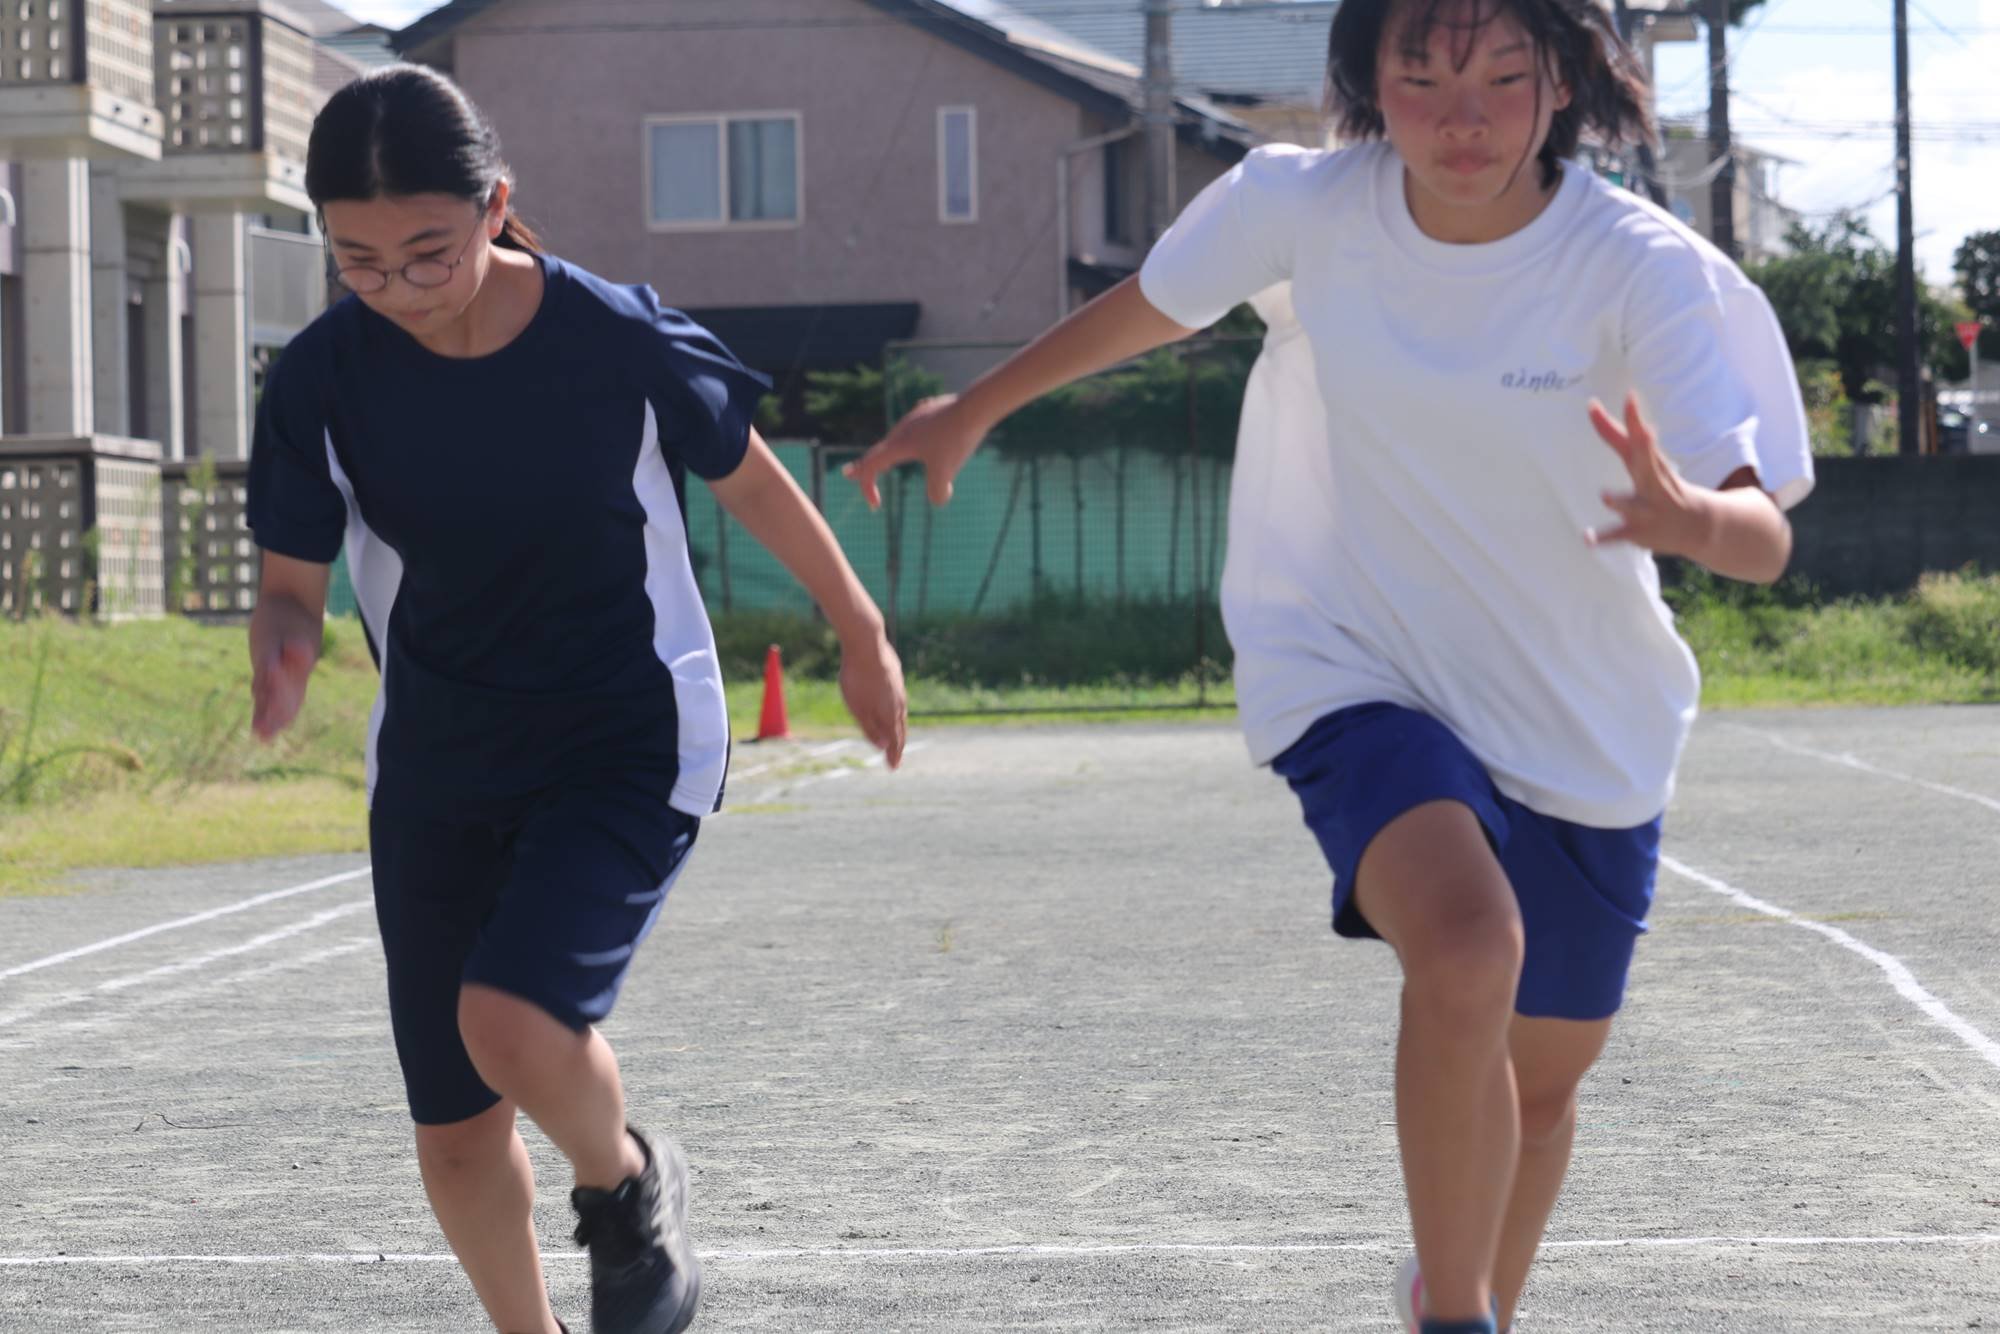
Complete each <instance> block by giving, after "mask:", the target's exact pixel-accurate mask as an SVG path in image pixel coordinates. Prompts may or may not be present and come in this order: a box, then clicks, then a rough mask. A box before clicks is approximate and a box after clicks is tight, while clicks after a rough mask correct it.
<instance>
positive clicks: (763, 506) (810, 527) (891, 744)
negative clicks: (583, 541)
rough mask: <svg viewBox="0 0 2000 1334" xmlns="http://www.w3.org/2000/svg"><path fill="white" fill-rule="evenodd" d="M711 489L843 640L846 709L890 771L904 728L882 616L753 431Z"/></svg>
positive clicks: (899, 675) (899, 677) (899, 681)
mask: <svg viewBox="0 0 2000 1334" xmlns="http://www.w3.org/2000/svg"><path fill="white" fill-rule="evenodd" d="M709 486H710V488H711V489H712V490H713V491H714V492H715V496H716V499H718V500H720V501H721V502H722V507H723V508H724V509H726V510H728V511H729V512H730V513H731V514H733V515H735V516H736V519H737V521H738V522H739V523H741V524H742V525H743V526H744V527H745V528H747V529H749V531H750V536H752V537H754V538H756V539H757V541H758V542H759V543H760V544H761V545H762V546H763V547H764V549H765V550H766V551H769V552H770V553H771V554H772V555H773V556H776V557H777V558H778V560H779V562H780V563H781V564H783V565H784V567H785V568H786V569H787V570H790V571H791V572H792V577H793V578H795V579H797V580H798V581H799V583H800V584H802V585H803V586H804V587H805V590H806V591H807V592H808V593H810V594H812V599H813V601H814V602H816V603H818V604H819V607H820V610H821V611H824V612H825V613H826V619H827V621H828V622H829V623H830V624H831V625H832V626H833V629H834V633H835V634H837V635H839V636H840V688H841V693H842V695H844V696H845V697H846V700H847V707H848V709H849V711H850V712H852V713H853V715H854V720H855V722H857V723H859V724H860V725H861V731H862V733H863V734H864V735H865V736H867V738H868V739H869V740H870V741H871V742H873V743H874V744H875V745H877V746H879V747H881V748H882V750H883V752H884V753H885V754H886V755H887V756H888V761H889V767H890V768H894V767H896V765H898V764H900V763H901V762H902V759H903V742H904V739H905V734H906V730H907V723H906V717H907V713H908V707H907V703H906V701H905V699H904V695H903V665H902V663H901V661H900V660H899V659H898V658H897V657H896V650H895V649H894V648H892V647H891V646H890V644H889V640H888V636H887V635H886V633H885V632H884V630H883V625H882V613H881V612H880V611H879V610H878V609H877V608H876V606H875V600H874V599H873V598H871V597H869V596H868V590H867V589H865V588H863V587H862V586H861V580H860V579H859V578H858V577H857V576H856V575H855V573H854V567H853V566H851V565H849V564H848V563H847V557H846V556H845V555H844V554H842V552H841V550H840V543H839V542H838V541H837V540H836V539H835V538H834V535H833V530H832V529H830V528H828V527H827V526H826V520H825V519H823V518H821V517H820V514H819V511H818V510H816V509H814V508H813V506H812V502H811V501H809V500H807V499H806V497H805V493H804V492H802V491H800V490H799V487H798V483H796V482H794V481H793V480H792V476H791V474H790V473H788V472H786V471H785V469H784V465H783V464H781V463H779V462H778V460H777V456H776V455H774V454H772V453H771V447H770V446H769V445H767V444H765V443H764V440H763V437H761V436H759V435H758V434H757V433H756V432H755V431H752V432H751V433H750V449H749V452H748V453H746V454H745V455H744V456H743V462H742V463H741V464H740V465H739V466H738V467H737V469H736V471H735V472H733V473H731V474H729V476H727V477H724V478H722V479H720V480H719V481H714V482H711V483H709Z"/></svg>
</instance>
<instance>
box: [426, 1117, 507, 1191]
mask: <svg viewBox="0 0 2000 1334" xmlns="http://www.w3.org/2000/svg"><path fill="white" fill-rule="evenodd" d="M513 1137H514V1108H513V1106H512V1104H510V1103H506V1102H501V1103H499V1104H496V1105H495V1106H493V1107H489V1108H488V1109H487V1110H485V1111H483V1112H481V1113H480V1114H479V1115H477V1116H473V1117H468V1118H467V1119H465V1120H463V1121H453V1122H451V1123H450V1124H448V1125H420V1126H418V1127H417V1161H418V1164H419V1165H420V1166H421V1167H422V1168H423V1171H424V1174H425V1175H426V1176H429V1177H436V1176H440V1175H443V1176H462V1175H466V1174H468V1173H483V1172H487V1171H490V1170H491V1168H492V1165H493V1162H494V1160H495V1159H496V1158H499V1157H503V1156H505V1155H506V1154H507V1152H508V1151H509V1150H510V1149H511V1148H512V1141H513Z"/></svg>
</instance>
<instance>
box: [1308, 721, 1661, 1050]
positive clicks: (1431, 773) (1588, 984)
mask: <svg viewBox="0 0 2000 1334" xmlns="http://www.w3.org/2000/svg"><path fill="white" fill-rule="evenodd" d="M1271 767H1272V769H1273V770H1275V771H1276V772H1277V773H1278V774H1279V775H1281V776H1282V777H1283V778H1284V779H1285V780H1286V781H1287V782H1289V783H1290V784H1291V786H1292V791H1293V792H1295V793H1297V794H1298V798H1299V802H1300V804H1301V805H1302V806H1303V807H1304V809H1305V821H1306V826H1307V827H1308V828H1309V829H1311V830H1312V832H1313V835H1314V837H1316V838H1317V839H1318V840H1319V845H1320V849H1321V851H1323V852H1324V853H1325V854H1326V860H1327V864H1328V865H1329V866H1331V867H1332V868H1333V929H1334V930H1335V931H1337V932H1339V933H1340V934H1341V935H1343V936H1352V937H1356V938H1360V939H1379V937H1378V936H1377V934H1376V932H1375V930H1374V929H1373V928H1372V927H1370V926H1369V925H1368V923H1367V921H1366V920H1365V919H1363V917H1362V916H1361V913H1360V912H1359V911H1358V910H1357V909H1356V907H1355V904H1354V900H1353V894H1354V870H1355V868H1356V867H1357V866H1359V865H1360V863H1361V854H1362V853H1363V852H1365V851H1366V850H1367V848H1368V845H1369V843H1370V842H1372V841H1373V840H1374V838H1375V836H1376V835H1377V834H1379V833H1381V832H1382V830H1383V829H1384V828H1385V827H1386V826H1387V825H1388V824H1389V823H1390V822H1391V821H1392V820H1394V819H1396V817H1397V816H1399V815H1402V814H1403V813H1405V812H1406V811H1409V810H1412V809H1414V808H1415V807H1418V806H1422V805H1424V804H1426V803H1428V802H1433V801H1456V802H1461V803H1463V804H1464V805H1465V806H1467V807H1469V808H1470V809H1471V811H1472V813H1473V814H1474V815H1475V816H1477V817H1478V818H1479V823H1480V824H1481V825H1483V826H1484V827H1485V829H1486V837H1487V839H1488V841H1489V842H1491V843H1492V845H1493V849H1494V852H1495V853H1496V854H1497V855H1498V857H1499V859H1500V866H1501V869H1502V870H1504V871H1505V872H1506V873H1507V879H1508V881H1509V882H1511V883H1512V885H1513V886H1514V897H1515V899H1516V900H1517V901H1518V902H1519V903H1520V906H1521V922H1522V925H1523V927H1524V929H1525V933H1526V936H1527V954H1526V958H1525V960H1524V961H1523V963H1522V968H1521V986H1520V991H1519V993H1518V994H1517V996H1516V998H1515V1005H1514V1008H1515V1010H1516V1011H1517V1012H1518V1013H1520V1014H1523V1015H1528V1016H1533V1017H1541V1018H1554V1019H1605V1018H1609V1017H1610V1016H1611V1015H1613V1014H1616V1013H1617V1012H1618V1007H1619V1006H1620V1004H1622V1003H1623V1001H1624V998H1625V977H1626V974H1627V973H1628V972H1629V971H1630V970H1631V967H1632V952H1633V949H1634V947H1635V946H1636V945H1637V944H1638V940H1639V937H1640V935H1641V934H1643V933H1644V932H1645V930H1646V914H1647V912H1648V910H1649V909H1651V907H1652V904H1653V883H1654V878H1655V876H1656V874H1657V872H1658V869H1659V861H1660V820H1659V819H1658V818H1655V819H1653V820H1651V821H1649V822H1647V823H1646V824H1642V825H1639V826H1637V827H1636V828H1632V829H1594V828H1591V827H1589V826H1587V825H1579V824H1572V823H1570V822H1569V821H1567V820H1558V819H1555V818H1554V817H1552V816H1547V815H1542V814H1539V813H1537V812H1535V811H1531V810H1529V809H1528V808H1527V807H1526V806H1523V805H1522V804H1521V803H1520V802H1518V801H1515V800H1513V799H1512V798H1511V797H1508V796H1505V795H1504V794H1502V793H1501V792H1500V791H1499V789H1497V788H1496V787H1494V786H1493V779H1492V777H1491V776H1490V775H1489V774H1488V773H1487V772H1486V767H1485V766H1484V765H1482V764H1481V763H1480V762H1479V761H1478V760H1477V759H1476V758H1474V757H1473V754H1472V752H1471V751H1470V750H1467V749H1466V747H1465V743H1464V742H1462V741H1460V740H1459V739H1458V737H1457V736H1455V735H1454V734H1453V733H1452V731H1451V730H1450V729H1449V728H1447V727H1446V726H1445V725H1444V724H1443V723H1440V722H1439V721H1437V719H1435V718H1432V717H1430V716H1429V715H1428V714H1424V713H1419V712H1417V711H1415V710H1413V709H1406V708H1403V707H1401V706H1399V705H1395V704H1361V705H1356V706H1355V707H1353V708H1347V709H1341V710H1338V711H1337V712H1334V713H1330V714H1328V715H1327V716H1326V717H1324V718H1322V719H1320V720H1319V721H1318V722H1316V723H1314V724H1313V725H1312V727H1311V729H1310V730H1308V731H1307V732H1306V734H1305V736H1303V737H1301V738H1300V739H1299V740H1298V741H1297V742H1296V743H1295V744H1294V745H1293V746H1292V747H1291V749H1289V750H1287V751H1286V752H1285V753H1284V754H1282V755H1280V756H1279V757H1278V758H1277V759H1276V760H1274V761H1272V764H1271Z"/></svg>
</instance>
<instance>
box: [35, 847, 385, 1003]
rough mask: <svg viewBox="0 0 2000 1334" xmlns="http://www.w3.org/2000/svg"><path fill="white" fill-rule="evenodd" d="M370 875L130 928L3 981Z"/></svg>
mask: <svg viewBox="0 0 2000 1334" xmlns="http://www.w3.org/2000/svg"><path fill="white" fill-rule="evenodd" d="M367 874H368V868H367V867H365V866H364V867H362V868H361V869H359V870H356V871H343V872H341V873H340V874H339V875H330V876H326V877H324V878H323V879H319V880H312V881H308V882H307V883H305V884H303V885H293V886H292V887H291V888H289V889H274V890H272V891H270V892H269V893H268V894H257V895H254V896H252V897H251V898H247V899H244V900H242V901H241V902H238V903H231V904H228V905H226V906H224V907H221V908H210V909H209V910H208V911H207V912H198V913H193V914H191V915H189V916H187V917H176V918H174V920H172V921H171V922H159V923H156V924H154V925H152V926H147V927H141V928H140V929H139V930H137V931H127V932H126V933H125V934H124V935H122V936H113V937H111V938H110V939H109V940H100V941H98V942H97V943H96V944H94V945H79V946H78V947H77V948H75V949H73V950H64V951H63V952H62V953H61V954H51V955H49V956H48V957H47V958H46V959H36V960H34V961H33V962H32V963H21V964H15V965H14V966H13V967H12V968H6V969H0V982H4V981H6V980H7V979H8V978H10V977H20V976H21V975H22V974H24V973H32V972H36V971H38V970H40V969H43V968H53V967H54V966H55V965H57V964H59V963H68V962H69V961H70V960H71V959H81V958H83V957H84V956H85V955H87V954H96V953H98V952H99V951H101V950H108V949H116V948H117V947H118V946H120V945H129V944H131V943H132V942H133V941H135V940H144V939H145V938H146V937H147V936H157V935H159V934H160V933H161V932H162V931H178V930H180V929H181V928H182V927H184V926H194V925H195V924H197V923H199V922H212V921H214V920H215V919H216V918H218V917H228V916H229V915H230V914H232V913H239V912H248V911H249V910H250V909H252V908H256V907H261V906H262V905H264V904H266V903H276V902H277V901H278V900H279V899H288V898H291V897H292V896H293V895H295V894H310V893H312V891H314V890H316V889H325V888H326V887H327V886H329V885H344V884H346V883H347V882H348V881H350V880H359V879H360V878H361V877H362V876H365V875H367Z"/></svg>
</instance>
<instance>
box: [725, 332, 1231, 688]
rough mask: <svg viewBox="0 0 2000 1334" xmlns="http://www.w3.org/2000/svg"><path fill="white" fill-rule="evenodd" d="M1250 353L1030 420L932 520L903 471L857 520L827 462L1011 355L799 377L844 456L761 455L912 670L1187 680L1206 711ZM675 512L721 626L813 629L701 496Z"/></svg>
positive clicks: (1132, 374)
mask: <svg viewBox="0 0 2000 1334" xmlns="http://www.w3.org/2000/svg"><path fill="white" fill-rule="evenodd" d="M1259 346H1260V344H1259V343H1258V342H1257V340H1255V339H1221V340H1209V341H1203V342H1199V343H1192V344H1186V345H1182V346H1179V347H1175V348H1170V349H1163V350H1162V351H1160V352H1158V353H1155V354H1153V355H1152V356H1149V357H1147V358H1145V359H1143V360H1141V361H1138V362H1135V363H1131V364H1129V365H1127V366H1124V367H1120V368H1118V369H1116V370H1114V371H1110V372H1107V373H1105V374H1103V375H1100V376H1097V377H1094V378H1092V379H1090V380H1087V381H1085V382H1083V383H1081V384H1078V385H1076V386H1073V387H1071V388H1070V389H1068V390H1064V391H1062V392H1060V393H1058V394H1055V395H1052V396H1050V397H1049V398H1047V399H1044V400H1043V401H1042V402H1040V403H1037V404H1035V405H1032V406H1031V407H1029V408H1027V409H1025V410H1023V411H1022V412H1021V413H1019V414H1017V415H1016V416H1015V417H1014V418H1012V419H1011V420H1010V421H1008V422H1007V423H1006V424H1005V425H1004V426H1003V427H1002V428H1001V429H1000V430H999V431H997V432H996V433H995V434H994V436H993V437H992V438H991V439H990V440H989V441H988V442H987V444H986V445H985V447H984V448H982V449H981V450H980V452H979V453H978V454H976V455H975V456H974V457H973V459H972V461H971V462H970V463H969V464H968V466H967V467H966V469H965V471H964V472H962V473H961V474H960V475H959V477H958V479H957V482H956V485H955V489H954V495H953V499H952V501H951V503H950V504H949V505H948V506H945V507H943V508H934V507H932V506H931V505H930V504H929V502H928V501H927V500H926V498H925V495H924V490H923V478H922V475H921V473H920V472H918V471H917V470H916V469H913V468H911V469H904V470H901V471H899V472H897V473H895V474H892V475H891V476H889V477H888V478H886V479H885V480H884V486H883V501H884V503H883V506H882V509H881V510H880V511H870V510H869V509H868V507H867V505H866V503H865V502H864V501H863V500H862V497H861V494H860V492H859V491H858V490H857V489H856V488H855V487H854V486H853V484H852V483H850V482H848V481H847V480H846V479H845V478H843V477H841V476H840V465H841V464H843V463H845V462H846V461H848V460H849V459H852V458H854V457H855V456H856V455H858V454H859V453H860V452H861V449H862V448H863V447H865V445H866V444H867V443H869V442H872V441H873V440H875V439H878V438H879V437H880V436H881V435H882V434H883V432H884V431H885V430H886V429H887V426H888V424H889V423H890V422H891V421H893V420H895V419H896V418H898V417H900V416H901V415H902V412H903V411H904V409H905V408H906V407H907V406H909V405H910V404H913V403H914V402H915V401H916V400H917V399H918V398H920V397H922V396H924V395H925V394H928V393H933V392H938V391H939V390H941V389H942V388H944V387H945V386H946V385H947V384H949V383H951V381H952V379H959V380H962V379H963V378H964V377H965V375H967V374H969V373H970V372H969V371H968V370H967V369H966V367H967V366H968V365H970V366H972V367H974V368H976V367H978V366H979V365H981V364H991V363H992V362H994V361H997V360H998V359H999V358H1000V357H1001V356H1003V355H1004V354H1005V353H1006V352H1008V351H1010V350H1011V348H1006V347H1001V346H998V345H970V344H954V345H948V346H947V345H937V344H932V345H925V346H922V347H914V346H913V347H910V348H906V349H903V350H901V352H899V354H898V355H897V356H896V358H895V359H894V360H893V361H892V362H891V363H890V364H889V366H888V367H887V368H885V369H877V370H873V371H865V372H860V373H857V374H855V375H850V376H843V377H816V389H815V394H816V401H815V402H814V403H813V404H812V411H813V413H814V415H815V416H816V417H817V418H819V419H820V420H821V422H822V423H823V424H825V426H826V428H827V429H828V431H829V434H830V435H832V436H833V437H834V438H835V439H837V440H839V441H841V442H842V443H837V444H828V443H819V444H813V443H798V442H782V443H778V444H776V445H775V446H774V448H775V450H776V452H777V454H778V457H779V458H780V459H781V460H782V461H783V462H784V464H785V466H786V467H787V468H788V469H789V470H790V471H791V473H792V475H793V476H794V478H796V479H797V480H798V482H799V484H800V486H801V487H802V488H803V489H804V490H805V491H806V492H807V493H808V494H809V495H811V496H813V497H814V499H815V501H816V502H817V503H818V504H819V507H820V509H821V512H822V513H823V514H824V515H825V517H826V519H827V522H828V524H829V525H830V526H831V527H832V528H833V531H834V533H835V535H836V536H837V537H838V538H839V540H840V543H841V546H842V548H843V549H844V550H845V551H846V553H847V556H848V559H849V560H850V561H851V562H852V563H853V565H854V567H855V570H856V571H857V573H858V574H859V575H860V577H861V579H862V581H863V582H864V583H865V584H866V585H867V587H868V591H869V592H870V594H871V595H873V597H874V598H875V600H876V602H877V603H878V604H879V605H880V606H881V607H882V609H883V612H884V614H885V615H886V616H887V617H888V619H889V622H890V625H891V628H892V632H893V634H894V637H895V639H896V642H897V645H898V648H899V649H900V650H901V652H902V654H903V657H904V660H905V662H906V664H908V665H910V667H911V668H912V670H913V672H922V673H923V674H925V675H927V676H932V677H940V678H943V679H946V680H951V681H957V682H962V683H965V684H969V685H970V684H1007V683H1016V682H1022V681H1037V682H1048V683H1053V684H1072V683H1085V682H1092V683H1095V682H1104V681H1124V682H1131V683H1134V684H1135V685H1142V684H1147V683H1159V682H1172V681H1178V680H1184V679H1194V680H1195V681H1196V682H1197V684H1198V685H1200V686H1202V687H1203V690H1202V692H1201V695H1200V697H1201V698H1204V699H1205V698H1207V691H1206V686H1207V685H1208V684H1209V683H1211V682H1218V681H1220V680H1221V679H1222V677H1223V675H1224V670H1225V668H1226V666H1227V660H1228V652H1227V646H1226V643H1225V642H1224V640H1223V636H1222V633H1221V628H1220V623H1219V619H1218V616H1217V613H1216V588H1217V584H1218V581H1219V579H1220V576H1221V571H1222V555H1223V551H1224V549H1225V545H1226V543H1227V540H1228V532H1227V514H1228V492H1229V477H1230V464H1231V461H1232V459H1233V457H1234V454H1235V442H1236V428H1237V419H1238V417H1239V415H1240V411H1241V407H1242V399H1243V384H1244V381H1245V378H1246V377H1247V375H1248V373H1249V369H1250V365H1251V363H1252V362H1253V361H1254V360H1255V357H1256V354H1257V351H1258V348H1259ZM934 368H936V369H934ZM954 371H955V372H956V374H955V375H954V374H953V373H952V372H954ZM688 511H689V513H688V529H689V540H690V543H691V545H692V547H693V549H694V553H695V565H696V572H697V576H698V578H699V581H700V584H701V589H702V594H703V597H704V599H705V601H706V602H707V604H708V607H709V610H710V613H711V615H712V616H713V617H715V618H716V620H717V622H718V626H719V627H720V628H722V629H723V630H724V631H726V629H727V626H728V624H729V622H730V621H731V618H738V619H743V618H759V617H769V616H772V615H774V614H775V615H778V616H796V617H799V618H808V617H810V616H811V614H812V606H811V602H810V600H809V599H808V598H807V597H806V595H805V593H804V591H803V590H802V589H801V588H800V587H799V586H798V584H797V583H796V582H795V581H794V580H793V579H792V578H791V576H790V575H789V574H788V573H787V572H786V571H785V570H784V569H783V567H782V566H780V565H779V564H778V563H777V561H776V560H774V559H773V558H772V557H771V556H770V555H769V554H768V553H767V552H765V551H764V550H763V549H762V548H761V547H760V546H758V545H757V543H756V542H755V541H753V540H752V539H751V538H750V536H749V534H748V533H747V532H745V531H744V530H743V529H742V527H741V526H740V525H738V524H737V523H736V522H735V521H734V520H733V519H730V518H728V516H727V515H726V514H724V512H723V511H722V509H721V507H720V505H719V504H718V503H717V502H716V500H715V498H714V496H713V495H712V494H710V493H709V492H708V490H707V488H706V487H704V486H701V485H699V484H694V485H691V486H690V489H689V494H688ZM763 623H765V622H763V621H759V624H763ZM722 638H723V639H724V640H725V641H727V640H728V639H729V636H728V634H727V633H723V634H722Z"/></svg>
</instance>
